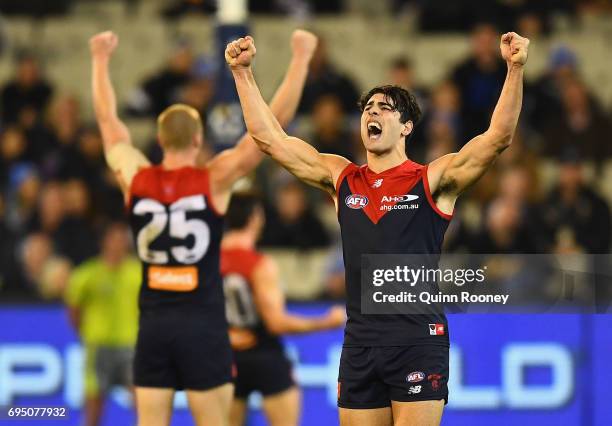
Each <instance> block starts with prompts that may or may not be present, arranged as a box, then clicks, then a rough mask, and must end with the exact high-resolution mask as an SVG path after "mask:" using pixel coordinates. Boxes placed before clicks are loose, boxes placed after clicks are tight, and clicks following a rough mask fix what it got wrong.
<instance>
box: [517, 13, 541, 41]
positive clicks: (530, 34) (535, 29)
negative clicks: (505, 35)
mask: <svg viewBox="0 0 612 426" xmlns="http://www.w3.org/2000/svg"><path fill="white" fill-rule="evenodd" d="M518 33H519V34H521V35H522V36H523V37H527V38H532V39H534V38H537V37H538V36H539V35H540V34H541V33H542V20H541V19H540V17H539V16H538V15H535V14H533V13H526V14H524V15H522V16H521V17H520V18H519V19H518Z"/></svg>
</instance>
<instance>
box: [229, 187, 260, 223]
mask: <svg viewBox="0 0 612 426" xmlns="http://www.w3.org/2000/svg"><path fill="white" fill-rule="evenodd" d="M261 206H262V201H261V197H260V196H259V194H257V193H255V192H237V193H235V194H233V195H232V201H230V205H229V207H228V209H227V213H226V214H225V226H226V229H227V230H228V231H229V230H232V229H242V228H244V227H245V226H246V225H247V224H248V223H249V219H250V218H251V216H252V215H253V212H254V211H255V209H256V208H257V207H261Z"/></svg>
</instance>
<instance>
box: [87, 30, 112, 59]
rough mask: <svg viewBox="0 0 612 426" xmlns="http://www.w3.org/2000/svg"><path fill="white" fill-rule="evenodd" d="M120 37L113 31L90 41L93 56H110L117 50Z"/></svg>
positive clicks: (100, 34)
mask: <svg viewBox="0 0 612 426" xmlns="http://www.w3.org/2000/svg"><path fill="white" fill-rule="evenodd" d="M118 43H119V37H117V34H115V33H114V32H112V31H104V32H103V33H99V34H96V35H95V36H93V37H92V38H90V39H89V50H90V51H91V55H92V56H106V57H108V56H110V55H111V54H112V53H113V51H114V50H115V49H116V48H117V44H118Z"/></svg>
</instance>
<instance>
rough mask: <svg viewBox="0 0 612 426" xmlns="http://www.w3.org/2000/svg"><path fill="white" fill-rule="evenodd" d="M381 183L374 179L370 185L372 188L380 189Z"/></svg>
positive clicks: (379, 180)
mask: <svg viewBox="0 0 612 426" xmlns="http://www.w3.org/2000/svg"><path fill="white" fill-rule="evenodd" d="M382 183H383V180H382V179H376V180H375V181H374V183H373V184H372V188H380V187H381V186H382Z"/></svg>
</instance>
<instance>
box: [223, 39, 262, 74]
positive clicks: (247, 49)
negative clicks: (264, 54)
mask: <svg viewBox="0 0 612 426" xmlns="http://www.w3.org/2000/svg"><path fill="white" fill-rule="evenodd" d="M255 52H256V49H255V40H253V37H251V36H246V37H241V38H239V39H238V40H234V41H232V42H231V43H228V44H227V46H226V48H225V60H226V61H227V63H228V65H229V66H230V68H233V69H238V68H248V67H250V66H251V63H252V62H253V58H254V57H255Z"/></svg>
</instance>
